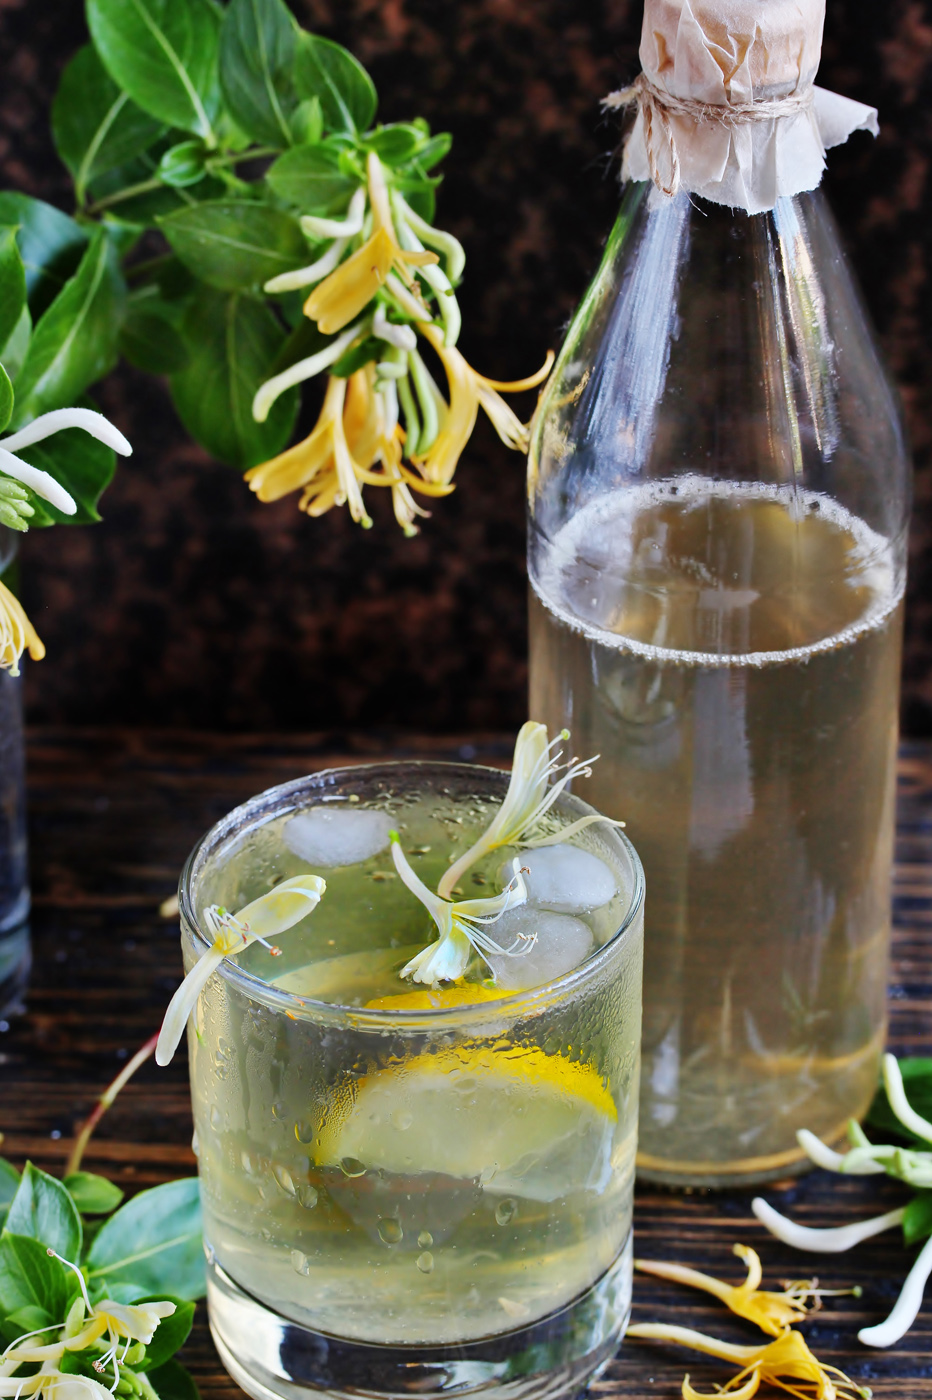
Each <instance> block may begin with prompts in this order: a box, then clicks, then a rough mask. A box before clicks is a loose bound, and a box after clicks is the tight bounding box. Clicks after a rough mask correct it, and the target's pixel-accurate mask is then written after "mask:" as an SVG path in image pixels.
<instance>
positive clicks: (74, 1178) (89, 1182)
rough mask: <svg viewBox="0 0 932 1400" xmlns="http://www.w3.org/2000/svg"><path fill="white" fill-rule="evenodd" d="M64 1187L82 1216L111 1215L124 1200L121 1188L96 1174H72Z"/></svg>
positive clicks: (66, 1178) (66, 1179) (67, 1177)
mask: <svg viewBox="0 0 932 1400" xmlns="http://www.w3.org/2000/svg"><path fill="white" fill-rule="evenodd" d="M62 1185H63V1186H64V1188H65V1190H66V1191H67V1192H68V1194H69V1196H70V1197H71V1199H72V1200H73V1201H74V1203H75V1205H76V1206H77V1208H78V1210H79V1211H80V1212H81V1214H82V1215H109V1214H110V1212H111V1211H112V1210H116V1208H117V1206H118V1205H119V1204H120V1202H121V1201H122V1199H123V1192H122V1191H121V1190H120V1188H119V1186H117V1185H116V1184H115V1183H114V1182H112V1181H108V1180H107V1178H106V1177H105V1176H97V1175H96V1174H95V1173H94V1172H71V1173H70V1175H69V1176H66V1177H65V1179H64V1181H63V1182H62Z"/></svg>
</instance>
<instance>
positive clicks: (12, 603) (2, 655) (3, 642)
mask: <svg viewBox="0 0 932 1400" xmlns="http://www.w3.org/2000/svg"><path fill="white" fill-rule="evenodd" d="M24 651H28V652H29V655H30V656H31V657H32V659H33V661H41V660H42V658H43V656H44V655H45V647H44V645H43V644H42V641H41V639H40V637H39V634H38V632H37V631H36V629H35V628H34V627H33V625H32V623H31V622H30V621H29V618H28V617H27V616H26V613H25V611H24V609H23V605H22V603H21V602H20V601H19V599H18V598H17V597H16V595H15V594H14V593H11V592H10V590H9V589H8V588H7V586H6V584H4V583H0V669H2V670H4V671H9V672H10V673H11V675H14V676H18V675H19V658H20V657H21V656H22V654H23V652H24Z"/></svg>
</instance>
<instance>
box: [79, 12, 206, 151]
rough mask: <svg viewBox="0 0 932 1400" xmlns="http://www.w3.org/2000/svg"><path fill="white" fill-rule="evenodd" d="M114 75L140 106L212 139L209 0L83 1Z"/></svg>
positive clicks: (100, 51)
mask: <svg viewBox="0 0 932 1400" xmlns="http://www.w3.org/2000/svg"><path fill="white" fill-rule="evenodd" d="M87 23H88V27H89V28H90V31H91V37H92V38H93V40H94V44H95V45H96V48H97V52H98V53H99V54H100V57H101V59H102V60H103V63H104V67H105V68H106V69H107V71H108V73H109V74H110V76H111V78H112V79H113V80H114V82H115V83H117V84H118V86H119V87H120V88H122V89H123V90H124V91H125V92H126V93H127V94H128V95H129V97H131V98H132V100H133V101H134V102H136V103H138V105H139V106H140V107H142V108H143V110H144V111H146V112H148V113H150V115H151V116H153V117H156V118H158V120H159V121H162V122H166V123H167V124H168V125H169V126H176V127H180V129H181V130H182V131H192V132H194V133H195V135H197V136H201V137H203V138H204V140H205V141H207V142H208V143H209V144H210V145H213V144H214V143H215V138H214V130H213V124H212V123H213V119H214V118H215V117H216V114H217V109H218V105H219V103H218V99H219V89H218V82H217V41H218V36H219V30H220V12H219V11H218V9H217V8H215V6H214V5H212V4H210V3H209V0H87Z"/></svg>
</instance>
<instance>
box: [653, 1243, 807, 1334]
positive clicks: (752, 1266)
mask: <svg viewBox="0 0 932 1400" xmlns="http://www.w3.org/2000/svg"><path fill="white" fill-rule="evenodd" d="M734 1252H735V1254H737V1256H738V1258H739V1259H743V1260H744V1262H745V1264H747V1269H748V1276H747V1278H746V1279H745V1281H744V1283H740V1284H731V1283H724V1282H722V1280H721V1279H717V1278H712V1277H711V1275H710V1274H703V1273H699V1271H698V1270H696V1269H690V1268H687V1267H686V1266H685V1265H684V1264H665V1263H661V1262H659V1261H657V1260H654V1259H635V1261H634V1267H635V1268H636V1269H639V1270H640V1271H641V1273H643V1274H653V1275H654V1277H655V1278H668V1279H672V1280H674V1281H675V1282H676V1283H685V1284H687V1285H688V1286H689V1287H690V1288H701V1289H702V1290H703V1291H704V1292H706V1293H711V1294H713V1295H714V1296H715V1297H716V1298H720V1299H721V1301H722V1302H723V1303H725V1304H726V1305H727V1306H728V1307H729V1308H731V1311H732V1312H733V1313H737V1314H738V1316H739V1317H746V1318H747V1320H748V1321H749V1322H754V1323H756V1324H757V1326H758V1327H759V1328H760V1329H761V1331H762V1332H767V1333H768V1334H769V1335H770V1336H771V1337H779V1336H780V1335H781V1334H782V1333H783V1332H785V1331H786V1330H787V1329H788V1328H790V1327H792V1325H793V1323H794V1322H798V1321H799V1319H800V1318H802V1317H805V1316H806V1312H807V1311H808V1309H807V1306H806V1303H807V1299H809V1298H812V1297H815V1298H818V1296H819V1295H818V1290H817V1288H816V1284H815V1280H811V1281H803V1282H800V1283H793V1284H789V1285H788V1286H787V1288H786V1289H785V1291H784V1292H782V1293H768V1292H766V1291H762V1290H761V1288H760V1281H761V1278H762V1270H761V1263H760V1258H759V1256H758V1254H757V1251H756V1250H753V1249H751V1248H749V1246H748V1245H744V1244H736V1245H735V1246H734Z"/></svg>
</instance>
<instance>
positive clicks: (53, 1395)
mask: <svg viewBox="0 0 932 1400" xmlns="http://www.w3.org/2000/svg"><path fill="white" fill-rule="evenodd" d="M31 1396H44V1397H45V1400H112V1392H111V1391H110V1390H108V1389H107V1387H106V1386H105V1385H103V1384H101V1382H100V1381H95V1380H92V1379H91V1377H90V1376H75V1375H67V1374H63V1373H62V1372H61V1371H59V1370H57V1368H56V1367H54V1366H50V1365H48V1364H47V1363H46V1364H45V1365H43V1366H42V1367H41V1368H40V1370H38V1371H37V1372H36V1373H35V1374H34V1375H32V1376H11V1377H9V1379H6V1378H4V1377H3V1376H2V1375H0V1397H2V1400H7V1397H9V1400H28V1397H31Z"/></svg>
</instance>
